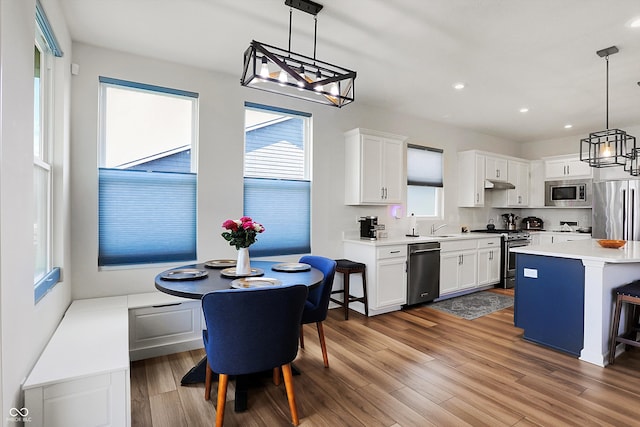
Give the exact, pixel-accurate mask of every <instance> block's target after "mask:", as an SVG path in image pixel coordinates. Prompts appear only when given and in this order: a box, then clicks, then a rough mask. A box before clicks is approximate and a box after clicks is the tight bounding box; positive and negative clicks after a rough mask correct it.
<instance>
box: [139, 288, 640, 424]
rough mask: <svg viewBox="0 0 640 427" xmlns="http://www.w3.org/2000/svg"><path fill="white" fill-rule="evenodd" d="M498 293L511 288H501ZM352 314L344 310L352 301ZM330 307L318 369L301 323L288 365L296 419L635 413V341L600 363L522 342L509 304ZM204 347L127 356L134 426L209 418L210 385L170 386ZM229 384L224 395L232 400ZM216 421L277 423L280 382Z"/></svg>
mask: <svg viewBox="0 0 640 427" xmlns="http://www.w3.org/2000/svg"><path fill="white" fill-rule="evenodd" d="M496 292H507V293H508V292H509V291H500V290H496ZM352 313H353V312H352ZM341 315H342V312H341V311H339V310H330V315H329V318H328V319H327V320H326V322H325V327H324V330H325V334H326V337H327V346H328V351H329V363H330V365H331V367H330V368H329V369H325V368H324V367H323V364H322V355H321V352H320V348H319V345H318V339H317V335H316V333H315V329H312V327H311V326H305V347H306V348H305V349H304V350H300V351H299V353H298V357H297V359H296V362H295V363H296V366H298V368H299V369H300V370H301V371H302V373H301V375H299V376H296V377H295V380H294V381H295V389H296V395H297V401H298V412H299V415H300V425H301V426H331V427H339V426H363V427H364V426H366V427H371V426H404V427H413V426H431V425H436V426H466V425H470V426H491V427H496V426H565V425H567V426H569V425H575V426H604V425H612V426H630V425H638V423H640V403H639V402H640V351H633V350H632V351H630V352H627V353H625V354H624V355H622V356H620V357H619V358H618V360H617V361H616V364H615V365H614V366H612V367H608V368H604V369H603V368H599V367H597V366H593V365H591V364H589V363H584V362H581V361H579V360H578V359H576V358H573V357H571V356H567V355H565V354H562V353H558V352H556V351H552V350H549V349H546V348H543V347H540V346H538V345H535V344H532V343H529V342H526V341H523V340H522V338H521V334H522V331H521V330H520V329H518V328H515V327H514V326H513V309H512V308H509V309H504V310H501V311H499V312H495V313H492V314H490V315H487V316H484V317H481V318H479V319H476V320H472V321H468V320H463V319H460V318H457V317H454V316H451V315H448V314H444V313H442V312H439V311H436V310H433V309H430V308H428V307H424V306H422V307H417V308H411V309H408V310H404V311H399V312H395V313H390V314H385V315H380V316H375V317H371V318H365V317H364V316H361V315H358V314H356V313H353V314H352V315H351V316H350V318H349V320H348V321H345V320H344V319H343V317H342V316H341ZM203 355H204V351H203V350H197V351H192V352H184V353H178V354H172V355H169V356H163V357H157V358H153V359H147V360H143V361H138V362H133V363H132V364H131V397H132V402H131V409H132V424H133V426H153V427H162V426H167V427H178V426H189V427H198V426H206V425H213V422H214V419H215V393H216V392H215V390H214V391H213V392H212V399H211V401H209V402H206V401H205V400H204V397H203V395H204V385H203V384H200V385H194V386H186V387H183V386H180V378H181V377H182V375H183V374H184V373H185V372H187V371H188V370H189V368H191V367H192V366H193V364H194V363H195V362H196V361H198V360H199V359H200V358H201V357H202V356H203ZM233 391H234V390H233V384H232V383H230V385H229V393H228V395H227V396H228V397H227V398H228V399H233V395H234V394H233ZM227 408H228V409H227V411H226V414H225V415H226V417H225V425H226V426H268V427H272V426H286V425H290V423H289V420H290V418H289V409H288V405H287V399H286V396H285V391H284V385H283V384H281V385H280V386H278V387H276V386H274V385H273V383H272V382H271V381H269V380H265V382H264V384H263V385H261V386H259V387H257V388H254V389H251V391H250V394H249V409H248V410H247V411H246V412H243V413H234V412H233V403H232V402H231V403H228V404H227Z"/></svg>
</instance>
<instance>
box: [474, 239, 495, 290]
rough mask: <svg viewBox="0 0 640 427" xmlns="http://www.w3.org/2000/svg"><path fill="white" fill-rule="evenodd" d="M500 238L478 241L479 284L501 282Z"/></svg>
mask: <svg viewBox="0 0 640 427" xmlns="http://www.w3.org/2000/svg"><path fill="white" fill-rule="evenodd" d="M500 253H501V247H500V238H496V239H484V240H479V241H478V286H485V285H494V284H496V283H500Z"/></svg>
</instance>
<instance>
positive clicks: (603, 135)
mask: <svg viewBox="0 0 640 427" xmlns="http://www.w3.org/2000/svg"><path fill="white" fill-rule="evenodd" d="M615 53H618V48H617V47H616V46H611V47H608V48H606V49H602V50H599V51H597V52H596V54H597V55H598V56H599V57H601V58H605V60H606V64H607V92H606V98H607V100H606V104H607V120H606V129H605V130H601V131H597V132H591V133H590V134H589V136H588V137H587V138H583V139H581V140H580V160H582V161H583V162H587V163H589V166H591V167H594V168H605V167H612V166H624V167H625V170H626V171H627V172H630V170H631V168H632V167H633V165H632V164H631V163H632V162H631V160H632V159H633V158H634V157H635V156H636V138H635V137H634V136H631V135H629V134H627V133H626V132H625V131H623V130H621V129H609V56H610V55H613V54H615ZM635 167H636V169H637V166H635ZM639 172H640V171H639Z"/></svg>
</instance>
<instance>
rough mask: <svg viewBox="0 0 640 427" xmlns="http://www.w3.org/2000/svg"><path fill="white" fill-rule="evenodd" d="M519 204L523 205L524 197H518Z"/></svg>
mask: <svg viewBox="0 0 640 427" xmlns="http://www.w3.org/2000/svg"><path fill="white" fill-rule="evenodd" d="M518 204H519V205H520V204H522V196H518Z"/></svg>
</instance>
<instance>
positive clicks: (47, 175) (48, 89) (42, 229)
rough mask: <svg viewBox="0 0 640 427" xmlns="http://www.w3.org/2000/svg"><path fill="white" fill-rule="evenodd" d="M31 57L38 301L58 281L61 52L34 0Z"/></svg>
mask: <svg viewBox="0 0 640 427" xmlns="http://www.w3.org/2000/svg"><path fill="white" fill-rule="evenodd" d="M35 21H36V34H35V44H34V58H33V95H34V96H33V195H34V216H33V243H34V249H35V264H34V265H35V268H34V274H33V283H34V297H35V301H36V302H38V301H39V300H40V299H41V298H42V297H43V296H44V295H45V294H46V293H47V291H48V290H49V289H51V288H52V287H53V286H55V284H56V283H58V281H59V280H60V268H59V267H54V266H53V242H52V240H53V230H52V228H53V226H52V222H53V219H52V212H53V202H54V201H53V197H52V192H53V191H52V188H53V184H52V183H53V173H54V170H53V150H54V149H55V144H54V138H53V135H54V114H53V105H54V102H53V101H54V94H55V92H54V84H55V80H54V78H53V77H54V67H55V58H56V57H61V56H62V51H61V50H60V46H59V44H58V41H57V40H56V37H55V35H54V33H53V29H52V28H51V25H50V24H49V20H48V19H47V16H46V14H45V12H44V9H43V8H42V4H40V1H39V0H38V1H36V16H35Z"/></svg>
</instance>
